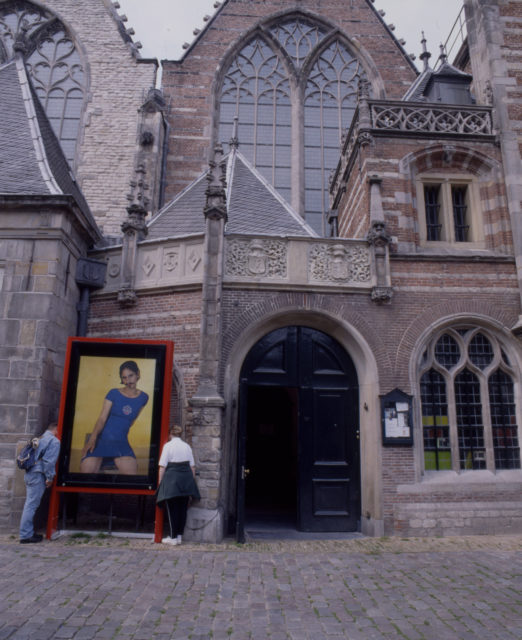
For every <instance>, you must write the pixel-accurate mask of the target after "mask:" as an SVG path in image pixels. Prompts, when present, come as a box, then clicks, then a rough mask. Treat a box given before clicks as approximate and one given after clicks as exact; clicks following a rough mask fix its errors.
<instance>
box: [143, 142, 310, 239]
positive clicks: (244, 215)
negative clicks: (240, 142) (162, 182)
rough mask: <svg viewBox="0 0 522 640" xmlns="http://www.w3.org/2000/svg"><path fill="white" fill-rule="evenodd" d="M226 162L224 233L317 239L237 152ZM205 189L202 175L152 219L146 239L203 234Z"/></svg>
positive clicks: (204, 178)
mask: <svg viewBox="0 0 522 640" xmlns="http://www.w3.org/2000/svg"><path fill="white" fill-rule="evenodd" d="M226 161H227V190H226V193H227V210H228V221H227V224H226V227H225V233H227V234H233V233H239V234H247V235H268V236H307V237H316V236H317V234H316V233H315V232H314V231H313V229H312V228H311V227H310V226H309V225H307V224H306V222H305V221H304V220H303V219H302V218H301V216H299V215H298V214H297V213H296V212H295V211H294V210H293V209H292V208H291V207H290V205H289V204H288V203H287V202H285V200H284V199H283V198H282V197H281V196H280V195H279V194H278V193H277V192H276V191H275V189H274V188H273V187H272V186H271V185H270V184H269V183H268V182H267V180H265V178H263V176H262V175H261V174H260V173H259V172H258V171H257V170H256V169H255V168H254V167H253V166H252V165H251V164H250V163H249V162H248V160H247V159H246V158H245V157H244V156H243V155H242V154H241V153H240V152H239V151H238V150H237V149H232V151H230V153H229V154H228V155H227V156H226ZM206 188H207V180H206V173H205V174H203V175H202V176H201V177H199V178H198V179H197V180H196V181H195V182H193V183H192V184H191V185H189V186H188V187H187V188H186V189H184V190H183V191H182V192H181V193H180V194H179V195H178V196H176V197H175V198H174V200H172V201H171V202H170V203H168V204H167V205H166V206H165V207H164V208H163V209H162V210H161V211H160V212H158V213H157V214H156V216H154V218H152V220H151V221H150V222H149V233H148V236H147V239H148V240H154V239H159V238H172V237H180V236H187V235H197V234H202V233H204V231H205V216H204V214H203V209H204V207H205V202H206V196H205V190H206Z"/></svg>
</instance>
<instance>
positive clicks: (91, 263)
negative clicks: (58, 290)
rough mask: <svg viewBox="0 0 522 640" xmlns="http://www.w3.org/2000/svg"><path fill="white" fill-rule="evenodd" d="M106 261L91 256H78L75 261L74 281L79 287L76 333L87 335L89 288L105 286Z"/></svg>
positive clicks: (81, 335) (80, 335)
mask: <svg viewBox="0 0 522 640" xmlns="http://www.w3.org/2000/svg"><path fill="white" fill-rule="evenodd" d="M106 272H107V263H106V262H101V261H100V260H93V259H92V258H80V259H79V260H78V262H77V263H76V277H75V282H76V284H77V285H78V287H79V288H80V301H79V302H78V304H77V305H76V310H77V311H78V317H77V322H76V335H77V336H79V337H83V336H86V335H87V319H88V317H89V295H90V291H91V289H101V288H103V287H104V286H105V274H106Z"/></svg>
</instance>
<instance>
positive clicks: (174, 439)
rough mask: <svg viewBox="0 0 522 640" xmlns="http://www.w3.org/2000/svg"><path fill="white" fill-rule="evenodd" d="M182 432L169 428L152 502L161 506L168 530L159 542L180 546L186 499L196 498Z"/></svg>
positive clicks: (191, 462) (189, 453) (192, 465)
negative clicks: (164, 510)
mask: <svg viewBox="0 0 522 640" xmlns="http://www.w3.org/2000/svg"><path fill="white" fill-rule="evenodd" d="M182 432H183V431H182V429H181V427H180V426H178V425H173V426H172V427H171V428H170V432H169V436H170V440H169V441H168V442H167V443H166V444H165V445H164V447H163V450H162V451H161V456H160V460H159V475H158V481H159V487H158V493H157V497H156V502H157V504H158V505H160V506H164V507H165V509H166V512H167V518H168V522H169V527H170V536H167V537H166V538H163V540H162V542H163V543H165V544H181V538H182V535H183V530H184V529H185V524H186V522H187V510H188V505H189V500H190V498H194V499H196V500H199V499H200V495H199V490H198V486H197V484H196V480H195V478H196V466H195V463H194V454H193V453H192V449H191V447H190V446H189V445H188V444H187V443H186V442H184V441H183V440H182V439H181V434H182Z"/></svg>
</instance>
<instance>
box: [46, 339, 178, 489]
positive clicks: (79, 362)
mask: <svg viewBox="0 0 522 640" xmlns="http://www.w3.org/2000/svg"><path fill="white" fill-rule="evenodd" d="M171 366H172V343H158V342H152V341H121V340H103V341H96V340H90V339H86V338H85V339H71V340H70V341H69V345H68V352H67V366H66V379H65V381H64V397H63V398H62V412H61V414H62V420H61V423H62V424H61V426H62V435H61V437H62V451H61V455H60V464H59V469H58V485H61V486H87V485H88V486H94V487H110V488H117V487H121V488H152V487H153V485H155V482H156V475H157V464H158V458H159V448H160V437H161V431H162V424H163V422H165V421H166V420H168V414H167V415H165V411H164V409H165V406H166V404H168V403H165V402H164V400H165V396H166V394H167V396H168V397H170V375H168V372H169V367H171ZM165 427H166V425H165ZM165 430H166V429H165V428H164V429H163V431H165Z"/></svg>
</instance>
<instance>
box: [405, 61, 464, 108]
mask: <svg viewBox="0 0 522 640" xmlns="http://www.w3.org/2000/svg"><path fill="white" fill-rule="evenodd" d="M436 76H439V77H452V76H453V77H455V78H461V79H463V80H469V81H471V80H472V76H470V75H469V74H468V73H465V72H464V71H460V69H457V68H456V67H454V66H453V65H452V64H450V63H449V62H447V61H444V62H443V63H442V64H441V65H440V66H439V67H438V69H437V70H436V71H434V70H433V69H431V68H430V67H427V68H426V69H424V71H423V72H422V73H421V74H420V75H419V76H418V78H417V79H416V80H415V82H414V83H413V84H412V85H411V87H410V88H409V89H408V91H406V93H405V94H404V96H403V98H402V99H403V100H407V101H408V102H420V101H422V100H425V94H426V91H427V89H428V86H429V84H430V81H431V80H432V79H433V77H436Z"/></svg>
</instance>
